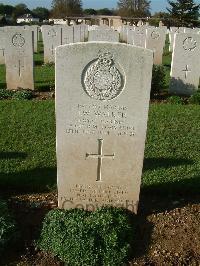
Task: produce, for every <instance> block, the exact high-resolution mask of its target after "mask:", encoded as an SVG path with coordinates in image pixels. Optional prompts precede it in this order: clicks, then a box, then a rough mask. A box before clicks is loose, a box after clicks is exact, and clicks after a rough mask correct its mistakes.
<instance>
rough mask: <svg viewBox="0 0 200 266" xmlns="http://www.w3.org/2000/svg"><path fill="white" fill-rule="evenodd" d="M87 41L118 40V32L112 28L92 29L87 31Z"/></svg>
mask: <svg viewBox="0 0 200 266" xmlns="http://www.w3.org/2000/svg"><path fill="white" fill-rule="evenodd" d="M88 41H89V42H98V41H105V42H119V33H118V32H117V31H114V30H111V29H110V30H104V29H103V30H92V31H90V32H89V39H88Z"/></svg>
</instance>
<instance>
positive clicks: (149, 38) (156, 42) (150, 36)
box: [145, 27, 166, 65]
mask: <svg viewBox="0 0 200 266" xmlns="http://www.w3.org/2000/svg"><path fill="white" fill-rule="evenodd" d="M165 40H166V30H165V29H162V27H160V28H147V30H146V43H145V48H147V49H150V50H152V51H153V53H154V60H153V62H154V64H155V65H161V64H162V57H163V49H164V46H165Z"/></svg>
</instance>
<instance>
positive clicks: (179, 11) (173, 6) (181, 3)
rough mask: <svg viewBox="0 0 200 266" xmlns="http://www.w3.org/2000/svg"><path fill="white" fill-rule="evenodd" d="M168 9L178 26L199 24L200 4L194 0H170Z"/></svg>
mask: <svg viewBox="0 0 200 266" xmlns="http://www.w3.org/2000/svg"><path fill="white" fill-rule="evenodd" d="M168 3H169V5H170V7H169V8H167V10H168V11H169V13H170V15H171V17H172V18H173V19H174V21H175V23H176V26H186V27H189V26H197V24H198V17H199V9H200V4H196V3H195V1H194V0H175V1H171V0H168Z"/></svg>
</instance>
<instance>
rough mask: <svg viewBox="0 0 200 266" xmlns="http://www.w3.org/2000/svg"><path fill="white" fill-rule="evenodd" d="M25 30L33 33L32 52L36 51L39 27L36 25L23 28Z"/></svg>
mask: <svg viewBox="0 0 200 266" xmlns="http://www.w3.org/2000/svg"><path fill="white" fill-rule="evenodd" d="M24 29H25V30H31V31H33V33H34V52H35V53H37V51H38V36H39V27H38V26H37V25H31V26H24Z"/></svg>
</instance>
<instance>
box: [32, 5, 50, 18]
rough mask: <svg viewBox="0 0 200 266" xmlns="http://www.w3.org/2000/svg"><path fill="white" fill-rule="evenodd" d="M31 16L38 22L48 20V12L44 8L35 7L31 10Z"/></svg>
mask: <svg viewBox="0 0 200 266" xmlns="http://www.w3.org/2000/svg"><path fill="white" fill-rule="evenodd" d="M32 12H33V14H34V15H35V16H36V17H38V18H39V19H40V20H45V19H48V18H49V10H48V9H47V8H44V7H36V8H35V9H33V10H32Z"/></svg>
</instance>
